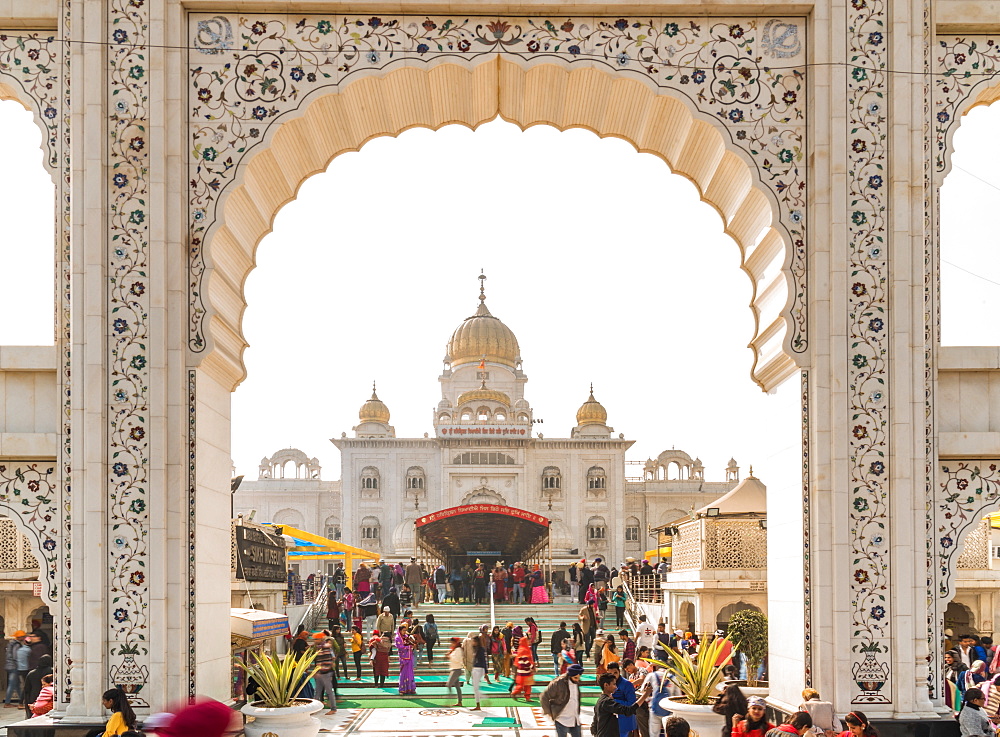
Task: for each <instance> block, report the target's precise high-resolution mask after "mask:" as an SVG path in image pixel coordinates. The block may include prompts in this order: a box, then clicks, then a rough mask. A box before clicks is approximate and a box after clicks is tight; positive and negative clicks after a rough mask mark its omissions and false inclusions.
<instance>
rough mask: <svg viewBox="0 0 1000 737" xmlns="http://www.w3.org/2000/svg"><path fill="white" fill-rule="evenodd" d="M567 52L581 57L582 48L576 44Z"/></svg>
mask: <svg viewBox="0 0 1000 737" xmlns="http://www.w3.org/2000/svg"><path fill="white" fill-rule="evenodd" d="M461 45H462V44H461V43H459V46H461ZM566 52H567V53H568V54H569V55H570V56H579V55H580V47H579V46H577V45H576V44H574V45H572V46H570V47H569V48H568V49H566Z"/></svg>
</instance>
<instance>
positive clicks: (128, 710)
mask: <svg viewBox="0 0 1000 737" xmlns="http://www.w3.org/2000/svg"><path fill="white" fill-rule="evenodd" d="M101 703H102V704H104V708H105V709H108V710H109V711H111V712H112V713H111V718H110V719H109V720H108V723H107V724H106V725H105V727H104V734H103V736H102V737H118V735H120V734H122V733H123V732H128V731H129V730H130V729H135V712H134V711H132V707H131V705H130V704H129V703H128V697H127V696H126V695H125V692H124V691H122V690H121V689H120V688H112V689H109V690H107V691H105V692H104V696H102V697H101Z"/></svg>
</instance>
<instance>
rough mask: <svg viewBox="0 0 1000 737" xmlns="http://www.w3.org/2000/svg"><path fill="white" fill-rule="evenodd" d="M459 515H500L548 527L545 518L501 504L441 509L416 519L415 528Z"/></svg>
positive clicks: (469, 505)
mask: <svg viewBox="0 0 1000 737" xmlns="http://www.w3.org/2000/svg"><path fill="white" fill-rule="evenodd" d="M460 514H502V515H505V516H507V517H517V518H518V519H523V520H527V521H528V522H534V523H535V524H536V525H541V526H542V527H548V526H549V520H548V519H547V518H545V517H542V516H541V515H540V514H535V513H534V512H528V511H526V510H524V509H515V508H514V507H505V506H503V505H502V504H464V505H462V506H460V507H451V508H450V509H442V510H441V511H440V512H431V513H430V514H425V515H424V516H423V517H418V518H417V527H423V526H424V525H428V524H430V523H431V522H437V521H438V520H442V519H447V518H448V517H456V516H458V515H460Z"/></svg>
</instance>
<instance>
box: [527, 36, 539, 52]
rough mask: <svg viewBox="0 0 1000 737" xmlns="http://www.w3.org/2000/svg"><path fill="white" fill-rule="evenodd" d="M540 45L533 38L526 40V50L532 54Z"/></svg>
mask: <svg viewBox="0 0 1000 737" xmlns="http://www.w3.org/2000/svg"><path fill="white" fill-rule="evenodd" d="M540 48H542V47H541V45H540V44H539V43H538V41H536V40H535V39H531V40H530V41H528V51H530V52H531V53H532V54H534V53H536V52H537V51H538V50H539V49H540Z"/></svg>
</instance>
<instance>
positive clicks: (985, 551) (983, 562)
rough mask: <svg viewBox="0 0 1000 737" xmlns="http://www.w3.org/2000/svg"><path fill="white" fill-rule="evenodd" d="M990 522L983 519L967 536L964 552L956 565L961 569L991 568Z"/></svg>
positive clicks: (981, 569) (979, 569)
mask: <svg viewBox="0 0 1000 737" xmlns="http://www.w3.org/2000/svg"><path fill="white" fill-rule="evenodd" d="M990 530H991V528H990V523H989V522H986V521H983V522H980V523H979V524H978V525H977V526H976V527H974V528H973V530H972V532H970V533H969V536H968V537H966V538H965V546H964V547H963V549H962V554H961V555H960V556H958V560H957V561H956V563H955V567H956V568H958V569H959V570H974V571H983V570H989V568H990V537H991V534H990Z"/></svg>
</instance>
